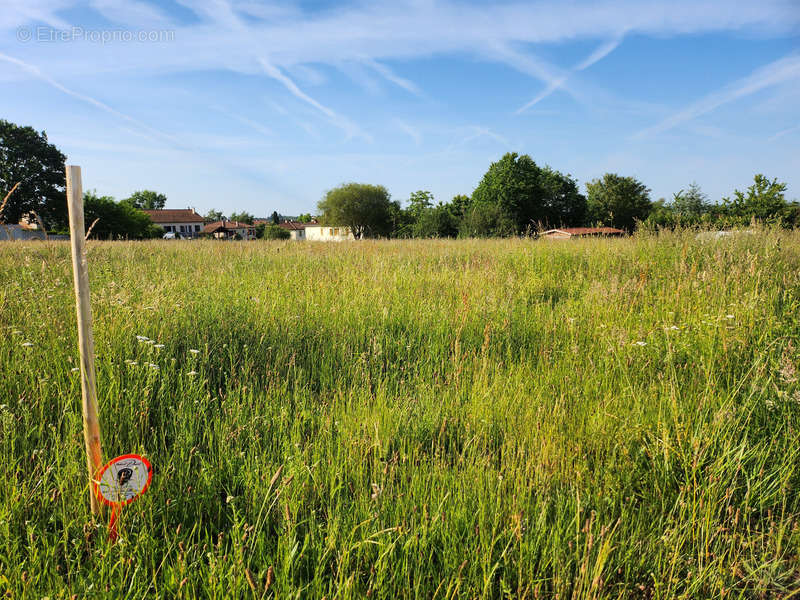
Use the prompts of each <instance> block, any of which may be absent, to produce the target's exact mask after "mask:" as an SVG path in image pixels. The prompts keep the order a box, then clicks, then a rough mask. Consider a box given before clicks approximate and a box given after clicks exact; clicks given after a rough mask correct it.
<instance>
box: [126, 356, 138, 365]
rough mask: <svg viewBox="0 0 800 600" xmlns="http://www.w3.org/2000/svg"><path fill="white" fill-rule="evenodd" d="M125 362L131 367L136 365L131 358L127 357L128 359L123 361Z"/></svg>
mask: <svg viewBox="0 0 800 600" xmlns="http://www.w3.org/2000/svg"><path fill="white" fill-rule="evenodd" d="M125 364H126V365H130V366H132V367H135V366H136V365H137V362H136V361H135V360H131V359H130V358H129V359H127V360H126V361H125Z"/></svg>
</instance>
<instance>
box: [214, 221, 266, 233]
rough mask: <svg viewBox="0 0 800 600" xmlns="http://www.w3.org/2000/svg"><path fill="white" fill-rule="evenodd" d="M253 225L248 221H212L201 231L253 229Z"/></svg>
mask: <svg viewBox="0 0 800 600" xmlns="http://www.w3.org/2000/svg"><path fill="white" fill-rule="evenodd" d="M255 228H256V226H255V225H251V224H250V223H240V222H239V221H214V222H213V223H209V224H208V225H206V226H205V227H203V233H214V232H215V231H221V230H225V231H233V230H235V229H255Z"/></svg>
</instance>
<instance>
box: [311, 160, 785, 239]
mask: <svg viewBox="0 0 800 600" xmlns="http://www.w3.org/2000/svg"><path fill="white" fill-rule="evenodd" d="M785 192H786V184H785V183H781V182H779V181H778V180H777V179H773V180H769V179H767V178H766V177H765V176H764V175H761V174H758V175H756V176H755V178H754V183H753V185H751V186H750V187H749V188H747V190H745V191H739V190H735V191H734V193H733V197H732V198H723V199H722V201H721V202H718V203H711V202H710V201H709V199H708V196H706V194H704V193H703V191H702V190H701V189H700V186H698V185H697V184H696V183H692V184H691V185H689V186H688V188H687V189H686V190H685V191H684V190H681V191H679V192H677V193H676V194H674V196H673V198H672V200H671V201H669V202H668V201H666V200H664V199H659V200H657V201H655V202H653V201H651V199H650V189H649V188H648V187H647V186H646V185H645V184H644V183H642V182H641V181H639V180H638V179H636V178H635V177H630V176H622V175H618V174H616V173H606V174H605V175H603V176H602V177H600V178H598V179H594V180H592V181H590V182H588V183H587V184H586V194H583V193H581V191H580V188H579V186H578V182H577V181H576V180H575V179H574V178H573V177H571V176H570V175H565V174H563V173H561V172H559V171H556V170H554V169H552V168H551V167H549V166H544V167H541V166H539V165H537V164H536V163H535V162H534V160H533V159H532V158H531V157H530V156H528V155H526V154H523V155H518V154H517V153H507V154H506V155H505V156H503V157H502V158H501V159H500V160H498V161H497V162H494V163H492V164H491V165H490V167H489V169H488V170H487V172H486V174H485V175H484V176H483V178H482V179H481V181H480V183H479V184H478V186H477V187H476V188H475V190H474V191H473V192H472V195H471V196H466V195H457V196H454V197H453V198H452V200H450V201H449V202H446V203H442V202H439V203H434V197H433V194H431V193H430V192H428V191H424V190H420V191H417V192H414V193H413V194H411V196H410V197H409V199H408V202H407V203H406V206H405V207H402V206H401V205H400V203H399V202H397V201H393V200H391V197H390V195H389V192H388V191H387V190H386V188H385V187H383V186H376V185H369V184H362V183H347V184H344V185H341V186H339V187H337V188H334V189H332V190H330V191H329V192H327V193H326V194H325V197H324V198H323V199H322V200H321V201H320V202H319V204H318V209H319V211H320V214H321V219H322V222H324V223H332V224H339V225H348V226H350V228H351V230H352V231H353V234H354V235H355V237H356V238H359V237H399V238H431V237H508V236H517V235H531V234H534V233H537V232H540V231H543V230H546V229H550V228H557V227H578V226H608V227H615V228H618V229H622V230H625V231H627V232H633V231H634V230H635V229H637V228H645V229H650V230H657V229H664V228H675V227H704V228H727V227H734V226H744V225H748V224H749V223H750V222H751V221H752V220H753V219H756V220H758V221H760V222H763V223H770V224H779V225H782V226H785V227H796V226H798V225H800V203H798V202H796V201H795V202H788V201H787V200H786V198H785Z"/></svg>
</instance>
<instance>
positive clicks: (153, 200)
mask: <svg viewBox="0 0 800 600" xmlns="http://www.w3.org/2000/svg"><path fill="white" fill-rule="evenodd" d="M121 202H124V203H125V204H130V205H131V206H133V207H134V208H139V209H142V210H161V209H163V208H164V207H165V206H166V204H167V197H166V196H165V195H164V194H160V193H158V192H154V191H153V190H139V191H137V192H133V193H132V194H131V195H130V197H128V198H125V199H124V200H121Z"/></svg>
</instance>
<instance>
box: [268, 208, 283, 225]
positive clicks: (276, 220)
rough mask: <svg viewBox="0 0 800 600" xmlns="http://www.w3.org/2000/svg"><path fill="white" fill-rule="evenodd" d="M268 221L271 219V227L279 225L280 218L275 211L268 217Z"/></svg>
mask: <svg viewBox="0 0 800 600" xmlns="http://www.w3.org/2000/svg"><path fill="white" fill-rule="evenodd" d="M270 219H272V224H273V225H280V224H281V216H280V215H279V214H278V211H277V210H274V211H272V216H271V217H270Z"/></svg>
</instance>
